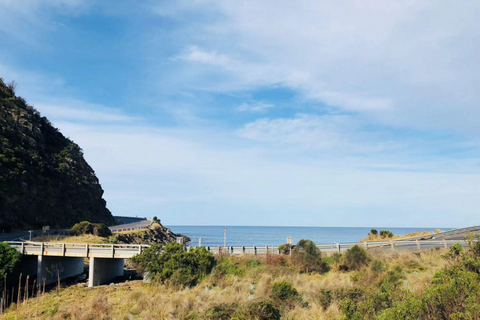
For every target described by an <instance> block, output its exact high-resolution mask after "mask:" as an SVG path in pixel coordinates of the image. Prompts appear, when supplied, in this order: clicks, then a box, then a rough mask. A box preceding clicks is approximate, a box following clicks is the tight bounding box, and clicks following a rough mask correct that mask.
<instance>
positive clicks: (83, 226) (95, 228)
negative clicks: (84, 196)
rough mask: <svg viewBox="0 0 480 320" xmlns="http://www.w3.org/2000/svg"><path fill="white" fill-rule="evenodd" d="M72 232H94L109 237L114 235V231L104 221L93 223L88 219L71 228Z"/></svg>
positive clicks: (77, 234)
mask: <svg viewBox="0 0 480 320" xmlns="http://www.w3.org/2000/svg"><path fill="white" fill-rule="evenodd" d="M70 234H72V235H75V236H79V235H82V234H93V235H96V236H99V237H104V238H105V237H108V236H111V235H112V231H110V229H109V228H108V227H107V226H106V225H104V224H103V223H91V222H88V221H82V222H79V223H77V224H75V225H74V226H73V227H72V229H70Z"/></svg>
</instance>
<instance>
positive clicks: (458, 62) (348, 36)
mask: <svg viewBox="0 0 480 320" xmlns="http://www.w3.org/2000/svg"><path fill="white" fill-rule="evenodd" d="M192 7H195V8H203V9H205V8H206V7H209V8H216V10H217V11H216V12H214V13H211V16H212V17H217V19H214V18H212V19H205V21H204V20H202V21H200V22H198V23H197V24H194V27H195V30H192V33H190V34H189V37H188V40H187V42H190V44H191V43H195V44H196V46H195V47H190V49H189V50H190V51H189V52H190V54H189V55H187V56H185V57H186V58H187V57H188V59H187V60H188V61H190V62H192V63H198V64H201V65H202V66H203V67H205V65H208V64H209V65H211V68H212V69H215V72H216V73H218V72H219V70H218V69H219V68H220V69H223V71H224V73H225V76H223V77H216V78H212V79H208V78H207V79H205V77H204V75H205V73H206V72H208V71H206V70H204V69H200V71H199V73H198V74H199V78H201V79H202V78H203V79H202V80H204V81H198V83H201V86H200V87H201V88H203V89H210V90H228V89H230V90H245V88H259V87H262V86H267V87H268V86H271V85H282V86H285V87H288V88H291V89H293V90H295V91H296V92H299V93H301V94H302V95H303V96H304V97H305V98H307V99H313V100H316V101H320V102H323V103H325V104H327V105H330V106H333V107H338V108H341V109H345V110H350V111H355V112H359V113H362V114H365V115H368V116H369V117H371V119H372V121H374V122H380V123H384V124H387V125H394V126H403V127H412V128H417V129H418V128H421V129H425V128H427V129H431V130H437V129H441V130H452V131H456V132H462V133H467V134H470V133H475V134H478V130H479V129H478V128H480V107H479V104H478V101H480V92H479V91H478V90H477V83H478V82H480V78H479V77H480V63H479V62H478V59H477V55H476V54H475V52H478V51H480V42H479V41H478V40H479V34H480V20H478V18H477V15H476V12H478V10H479V9H480V5H479V3H478V2H477V1H463V2H457V3H455V4H451V3H447V2H431V1H426V0H421V1H414V2H413V1H407V2H396V3H392V2H385V1H381V0H369V1H366V2H365V1H353V2H351V1H334V2H327V1H307V0H305V1H296V2H295V3H292V2H289V1H268V0H267V1H261V2H258V1H242V2H229V1H197V2H195V4H192V6H190V7H189V9H190V10H192ZM181 8H185V3H184V4H183V5H182V6H181ZM213 10H214V9H211V11H213ZM452 11H454V12H455V14H452ZM176 14H177V15H180V16H181V15H182V14H183V11H182V10H179V11H177V12H176ZM212 21H213V22H212ZM198 29H201V30H202V32H201V36H197V34H198V33H195V32H197V30H198ZM232 44H234V45H232ZM212 69H210V72H211V70H212ZM186 70H192V66H189V67H188V69H186ZM219 79H220V80H219ZM209 80H211V81H210V82H209ZM192 82H193V81H192Z"/></svg>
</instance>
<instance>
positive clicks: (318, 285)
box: [3, 250, 449, 320]
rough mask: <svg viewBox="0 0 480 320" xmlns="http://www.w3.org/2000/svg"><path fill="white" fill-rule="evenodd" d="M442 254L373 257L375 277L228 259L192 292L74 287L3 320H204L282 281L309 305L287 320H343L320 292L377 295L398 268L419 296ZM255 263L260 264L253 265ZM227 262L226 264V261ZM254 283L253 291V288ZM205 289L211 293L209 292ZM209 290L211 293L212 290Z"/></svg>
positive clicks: (271, 260)
mask: <svg viewBox="0 0 480 320" xmlns="http://www.w3.org/2000/svg"><path fill="white" fill-rule="evenodd" d="M442 253H443V252H442V251H441V250H439V251H436V250H432V251H428V252H427V251H426V252H422V253H420V254H414V253H402V252H398V253H372V258H373V259H378V260H380V261H382V262H383V264H384V266H385V271H382V272H380V273H377V272H374V271H373V270H372V269H371V268H370V267H364V268H363V269H362V270H360V271H349V272H341V271H339V270H338V265H336V264H335V263H334V262H331V267H332V270H331V271H330V272H328V273H326V274H311V275H308V274H303V273H299V272H298V270H295V269H293V268H292V267H290V266H289V264H288V257H287V258H285V257H281V256H271V257H237V258H236V257H229V258H227V259H228V260H227V261H226V264H227V265H228V266H229V267H228V268H227V269H228V270H229V272H228V274H226V275H225V274H224V273H223V274H222V273H221V272H220V273H219V272H216V271H215V270H214V272H213V273H212V274H211V275H210V276H209V277H207V278H206V279H205V280H204V281H203V282H202V283H201V284H199V285H198V286H196V287H194V288H192V289H188V290H180V291H177V290H173V289H171V288H169V287H167V286H165V285H159V284H155V285H143V284H142V283H141V281H132V282H128V283H124V284H117V285H111V286H102V287H97V288H85V287H84V286H82V285H78V286H71V287H68V288H64V289H62V290H61V292H60V293H59V294H57V293H55V292H52V293H48V294H45V295H44V296H40V297H38V298H34V299H30V300H29V301H28V302H27V303H23V304H21V305H20V307H19V308H18V310H16V309H15V307H14V306H12V307H11V308H10V309H9V310H8V312H7V313H6V314H5V315H4V316H3V317H4V319H12V320H13V319H206V316H205V314H206V311H207V310H208V309H211V308H212V307H214V306H217V305H219V304H220V303H239V304H245V303H248V302H249V296H250V295H251V294H252V295H253V299H254V300H255V299H258V298H268V297H270V296H271V294H272V286H273V284H274V283H276V282H279V281H288V282H291V283H293V285H294V286H295V288H296V289H297V290H298V292H299V293H300V295H301V297H302V298H303V300H304V301H307V302H308V304H309V306H308V307H307V308H304V307H302V306H301V305H300V304H294V305H293V306H292V307H291V308H285V309H284V310H283V314H282V316H283V317H284V318H285V319H296V320H297V319H299V320H302V319H331V318H342V317H343V315H342V312H341V310H340V307H339V304H338V301H334V302H333V303H332V304H331V305H330V306H329V307H328V308H327V309H326V310H324V308H323V307H322V305H321V303H320V298H321V290H322V289H329V290H332V291H335V290H338V289H341V288H346V289H349V288H362V289H365V290H366V291H369V290H371V291H373V290H378V281H379V279H381V278H382V277H383V276H385V275H386V274H387V273H388V271H389V270H392V269H393V268H395V267H396V266H400V267H401V268H402V269H403V270H404V274H405V277H406V278H405V279H404V280H402V284H401V287H400V289H405V290H409V291H412V292H415V293H417V294H419V293H421V292H422V291H423V290H424V288H425V286H426V285H427V284H428V283H429V282H430V281H431V279H432V277H433V275H434V273H435V272H436V271H438V270H440V269H441V268H442V267H444V266H446V265H448V264H449V262H448V261H446V260H445V259H442V258H441V254H442ZM252 259H255V260H259V261H260V264H259V265H257V264H258V263H252ZM224 262H225V261H224ZM252 284H255V290H254V292H252V291H251V285H252ZM206 287H207V288H206ZM208 288H213V289H212V290H209V289H208Z"/></svg>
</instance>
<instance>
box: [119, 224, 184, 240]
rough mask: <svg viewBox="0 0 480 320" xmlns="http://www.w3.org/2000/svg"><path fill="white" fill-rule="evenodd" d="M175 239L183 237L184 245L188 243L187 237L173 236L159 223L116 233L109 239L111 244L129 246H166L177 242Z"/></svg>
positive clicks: (173, 234)
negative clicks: (128, 244)
mask: <svg viewBox="0 0 480 320" xmlns="http://www.w3.org/2000/svg"><path fill="white" fill-rule="evenodd" d="M177 237H183V239H184V243H187V242H189V241H190V238H189V237H187V236H184V235H181V234H175V233H173V232H172V231H171V230H170V229H168V228H165V227H164V226H162V225H161V224H160V223H159V222H155V223H153V224H152V225H151V226H150V227H149V228H147V229H139V230H134V231H125V232H116V233H114V234H113V236H112V237H111V239H112V240H111V241H112V242H113V243H130V244H155V243H160V244H167V243H171V242H175V241H177Z"/></svg>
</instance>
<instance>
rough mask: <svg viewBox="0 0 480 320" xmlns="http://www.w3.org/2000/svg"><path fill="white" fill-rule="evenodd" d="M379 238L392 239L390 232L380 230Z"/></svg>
mask: <svg viewBox="0 0 480 320" xmlns="http://www.w3.org/2000/svg"><path fill="white" fill-rule="evenodd" d="M380 237H382V238H392V237H393V233H392V232H391V231H388V230H380Z"/></svg>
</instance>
